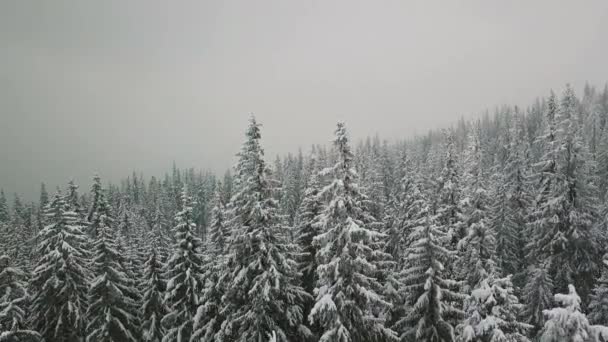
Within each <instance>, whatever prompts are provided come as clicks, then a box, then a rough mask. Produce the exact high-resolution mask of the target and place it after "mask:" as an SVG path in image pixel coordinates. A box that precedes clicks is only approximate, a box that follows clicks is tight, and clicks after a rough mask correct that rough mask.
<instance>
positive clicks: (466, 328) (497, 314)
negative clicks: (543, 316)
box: [459, 276, 531, 342]
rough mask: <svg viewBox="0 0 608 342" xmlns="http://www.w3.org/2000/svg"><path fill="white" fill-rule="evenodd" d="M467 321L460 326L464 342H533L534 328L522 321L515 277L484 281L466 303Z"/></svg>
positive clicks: (461, 338)
mask: <svg viewBox="0 0 608 342" xmlns="http://www.w3.org/2000/svg"><path fill="white" fill-rule="evenodd" d="M465 307H467V309H466V314H467V318H466V319H465V321H464V322H463V323H462V324H461V325H460V326H459V330H460V331H461V332H460V334H459V335H460V338H459V340H460V341H462V342H473V341H479V342H485V341H488V342H511V341H513V342H529V341H530V340H529V339H528V338H527V337H526V333H527V331H528V329H530V328H531V326H530V325H528V324H526V323H522V322H520V321H519V317H520V312H521V309H522V307H523V305H522V304H520V303H519V300H518V299H517V296H515V294H514V290H513V283H512V282H511V277H510V276H508V277H506V278H499V279H494V278H493V277H490V278H486V279H483V280H482V281H481V283H480V285H479V286H478V287H477V288H476V289H475V290H473V291H472V293H471V296H470V297H469V298H468V299H467V300H466V304H465Z"/></svg>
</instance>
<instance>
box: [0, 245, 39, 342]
mask: <svg viewBox="0 0 608 342" xmlns="http://www.w3.org/2000/svg"><path fill="white" fill-rule="evenodd" d="M25 278H26V276H25V273H24V272H23V271H21V269H19V268H16V267H12V265H11V260H10V258H9V257H8V256H7V255H0V341H16V342H19V341H37V340H38V339H39V338H40V335H39V334H38V333H37V332H34V331H31V330H28V329H27V324H26V317H25V316H26V312H27V305H28V304H29V303H28V301H29V295H28V293H27V290H26V282H25Z"/></svg>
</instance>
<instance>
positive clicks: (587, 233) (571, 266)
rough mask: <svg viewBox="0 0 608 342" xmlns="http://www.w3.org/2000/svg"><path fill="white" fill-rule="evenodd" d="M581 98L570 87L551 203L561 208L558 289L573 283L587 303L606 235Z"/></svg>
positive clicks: (554, 244)
mask: <svg viewBox="0 0 608 342" xmlns="http://www.w3.org/2000/svg"><path fill="white" fill-rule="evenodd" d="M577 108H578V105H577V99H576V97H575V95H574V92H573V90H572V88H571V87H570V86H568V87H567V88H566V90H565V91H564V95H563V97H562V101H561V104H560V110H559V112H558V113H559V116H558V117H559V120H560V125H559V128H558V130H557V142H558V149H557V152H558V159H557V162H558V168H557V169H558V174H559V181H558V182H556V184H555V185H556V186H555V191H554V196H553V198H552V200H551V202H553V203H554V205H558V206H559V207H560V209H559V211H558V222H555V226H556V235H555V236H554V237H553V240H552V241H551V243H550V247H551V251H552V255H551V261H552V264H551V266H552V269H551V270H552V272H553V281H554V283H555V286H556V287H557V289H558V290H565V287H566V285H567V284H569V283H572V284H573V285H574V286H575V287H576V288H577V289H578V291H579V293H581V295H582V298H583V303H586V302H587V296H588V295H589V293H590V291H591V289H592V288H593V285H594V280H595V276H596V272H597V271H598V269H599V265H598V263H600V260H601V255H602V253H601V251H600V247H599V243H601V242H604V240H603V237H602V236H600V235H599V234H598V232H597V231H595V230H594V229H593V228H594V227H593V223H594V222H595V220H596V219H597V214H598V209H597V202H598V197H597V182H596V179H595V178H594V174H593V173H594V166H593V160H592V158H591V157H590V154H589V151H588V148H587V145H586V144H585V143H584V141H583V138H582V136H581V129H580V124H579V120H580V117H579V116H580V114H579V113H578V109H577Z"/></svg>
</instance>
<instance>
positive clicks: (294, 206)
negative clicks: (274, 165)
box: [281, 150, 304, 226]
mask: <svg viewBox="0 0 608 342" xmlns="http://www.w3.org/2000/svg"><path fill="white" fill-rule="evenodd" d="M303 169H304V158H303V157H302V151H301V150H300V151H299V153H298V156H297V157H293V156H292V155H291V154H290V155H289V156H288V159H287V164H286V166H285V168H284V172H285V180H284V184H283V188H282V191H283V195H282V197H281V199H282V202H283V203H282V206H283V211H284V212H285V214H286V216H287V224H288V225H289V226H293V225H294V223H295V220H296V215H297V213H298V209H299V207H300V204H301V203H302V197H303V195H304V194H303V193H304V189H303V183H304V181H303V179H302V177H303Z"/></svg>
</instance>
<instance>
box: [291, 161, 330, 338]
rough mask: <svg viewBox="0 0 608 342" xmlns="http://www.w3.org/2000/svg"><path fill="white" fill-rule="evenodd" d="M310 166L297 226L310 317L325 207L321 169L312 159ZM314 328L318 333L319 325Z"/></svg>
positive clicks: (306, 312) (299, 265)
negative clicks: (321, 221) (317, 243)
mask: <svg viewBox="0 0 608 342" xmlns="http://www.w3.org/2000/svg"><path fill="white" fill-rule="evenodd" d="M310 163H311V165H310V166H309V167H310V169H311V171H310V176H309V179H308V187H307V189H306V190H305V191H304V199H303V200H302V205H301V206H300V209H299V213H298V217H297V220H296V221H297V227H296V243H297V244H298V246H299V248H300V251H301V254H300V256H299V257H298V270H299V272H300V274H301V275H302V287H303V288H304V290H305V291H306V292H307V293H308V294H310V298H309V300H308V301H307V302H306V304H305V305H304V317H308V315H309V314H310V310H311V309H312V306H313V305H314V300H313V296H314V289H315V286H316V284H317V280H318V279H317V266H318V264H317V259H316V255H317V252H318V248H317V246H316V245H315V244H313V240H314V238H315V236H317V235H319V234H320V233H321V227H320V222H319V221H318V218H319V214H321V212H322V211H323V209H324V203H323V200H322V199H321V197H320V196H319V193H320V191H321V184H320V180H319V174H318V173H319V170H318V169H317V166H316V161H315V160H314V157H313V159H312V160H311V162H310ZM312 330H314V332H315V333H316V332H317V330H318V327H314V328H313V329H312Z"/></svg>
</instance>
